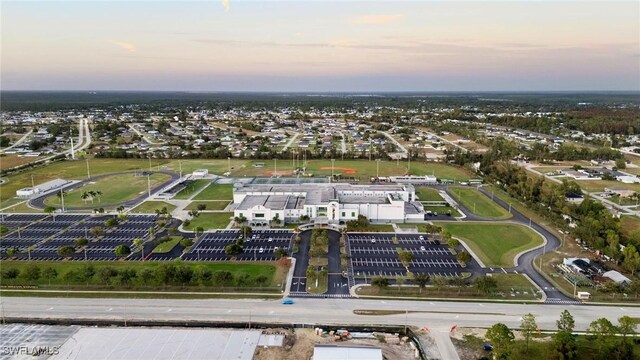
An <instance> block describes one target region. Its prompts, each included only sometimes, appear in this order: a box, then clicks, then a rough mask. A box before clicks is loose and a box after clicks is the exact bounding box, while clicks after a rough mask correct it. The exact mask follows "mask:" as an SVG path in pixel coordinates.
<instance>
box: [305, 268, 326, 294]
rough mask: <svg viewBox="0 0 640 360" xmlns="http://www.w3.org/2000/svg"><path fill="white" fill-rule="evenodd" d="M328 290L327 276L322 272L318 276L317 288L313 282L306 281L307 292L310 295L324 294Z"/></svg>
mask: <svg viewBox="0 0 640 360" xmlns="http://www.w3.org/2000/svg"><path fill="white" fill-rule="evenodd" d="M328 288H329V276H328V275H324V274H323V273H322V272H321V273H319V274H318V286H316V282H315V281H307V292H309V293H310V294H324V293H326V292H327V289H328Z"/></svg>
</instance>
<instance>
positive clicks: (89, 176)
mask: <svg viewBox="0 0 640 360" xmlns="http://www.w3.org/2000/svg"><path fill="white" fill-rule="evenodd" d="M86 160H87V179H91V172H90V171H89V157H87V158H86Z"/></svg>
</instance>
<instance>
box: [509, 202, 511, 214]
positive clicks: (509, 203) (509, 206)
mask: <svg viewBox="0 0 640 360" xmlns="http://www.w3.org/2000/svg"><path fill="white" fill-rule="evenodd" d="M509 214H511V203H509Z"/></svg>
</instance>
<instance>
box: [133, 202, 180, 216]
mask: <svg viewBox="0 0 640 360" xmlns="http://www.w3.org/2000/svg"><path fill="white" fill-rule="evenodd" d="M163 207H166V208H167V211H169V212H171V211H173V210H174V209H175V208H176V206H175V205H171V204H169V203H166V202H164V201H145V202H143V203H142V204H140V205H138V206H137V207H135V208H134V209H133V210H131V212H132V213H134V214H155V213H156V209H157V210H162V208H163Z"/></svg>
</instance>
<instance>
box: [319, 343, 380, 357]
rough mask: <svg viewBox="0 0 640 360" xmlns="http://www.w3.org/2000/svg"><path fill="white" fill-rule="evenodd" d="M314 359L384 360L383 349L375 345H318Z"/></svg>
mask: <svg viewBox="0 0 640 360" xmlns="http://www.w3.org/2000/svg"><path fill="white" fill-rule="evenodd" d="M311 359H312V360H382V359H383V357H382V349H381V348H379V347H374V346H353V345H351V346H341V345H331V344H329V345H324V344H323V345H316V346H315V347H314V348H313V357H312V358H311Z"/></svg>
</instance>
